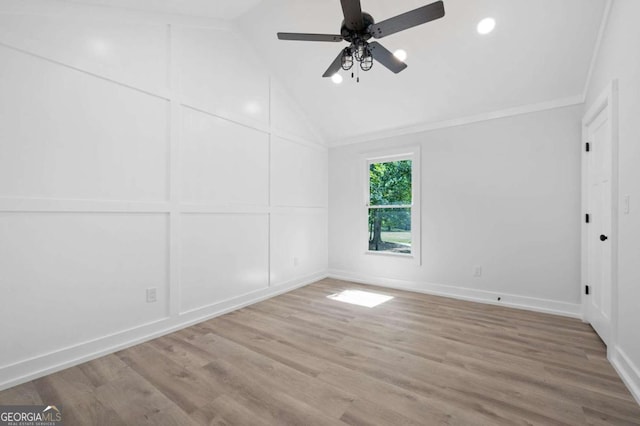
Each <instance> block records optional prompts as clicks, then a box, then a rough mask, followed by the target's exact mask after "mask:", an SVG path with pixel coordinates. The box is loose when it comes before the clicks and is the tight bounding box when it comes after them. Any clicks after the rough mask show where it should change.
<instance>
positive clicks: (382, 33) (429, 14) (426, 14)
mask: <svg viewBox="0 0 640 426" xmlns="http://www.w3.org/2000/svg"><path fill="white" fill-rule="evenodd" d="M340 3H341V5H342V12H343V14H344V20H343V21H342V26H341V29H340V34H339V35H338V34H306V33H278V38H279V39H280V40H297V41H322V42H333V43H335V42H340V41H347V42H349V46H348V47H346V48H344V49H343V50H341V51H340V53H339V54H338V56H337V57H336V59H334V61H333V62H332V63H331V65H329V68H327V70H326V71H325V73H324V74H323V75H322V76H323V77H332V76H333V75H335V74H336V73H337V72H338V71H340V69H343V70H345V71H348V70H350V69H351V68H352V67H353V64H354V62H358V64H359V67H360V69H361V70H362V71H369V70H370V69H371V68H372V67H373V60H374V59H375V60H376V61H378V62H380V63H381V64H382V65H383V66H384V67H386V68H387V69H389V70H390V71H392V72H394V73H396V74H397V73H399V72H400V71H402V70H404V69H405V68H407V64H405V63H404V61H402V60H400V59H398V57H396V56H395V55H394V54H393V53H391V52H390V51H389V50H387V49H386V48H385V47H384V46H382V45H381V44H380V43H378V42H377V41H374V42H371V43H370V42H369V40H370V39H371V38H372V37H373V38H376V39H380V38H383V37H386V36H388V35H391V34H395V33H397V32H400V31H403V30H406V29H409V28H412V27H415V26H418V25H421V24H425V23H427V22H430V21H433V20H436V19H440V18H442V17H443V16H444V3H443V2H442V1H437V2H435V3H431V4H428V5H426V6H422V7H419V8H417V9H414V10H411V11H409V12H406V13H403V14H400V15H398V16H394V17H393V18H389V19H385V20H384V21H382V22H379V23H376V22H375V20H374V19H373V17H372V16H371V15H369V14H368V13H366V12H363V11H362V7H361V6H360V0H340ZM352 76H353V73H352ZM358 81H359V79H358Z"/></svg>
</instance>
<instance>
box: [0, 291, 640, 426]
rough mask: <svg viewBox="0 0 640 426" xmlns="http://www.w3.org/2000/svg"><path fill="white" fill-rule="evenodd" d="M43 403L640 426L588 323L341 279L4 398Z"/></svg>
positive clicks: (185, 419) (265, 420) (68, 419)
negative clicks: (382, 298)
mask: <svg viewBox="0 0 640 426" xmlns="http://www.w3.org/2000/svg"><path fill="white" fill-rule="evenodd" d="M344 289H361V290H364V291H370V292H376V293H383V294H386V295H390V296H393V297H394V298H393V299H392V300H390V301H388V302H386V303H384V304H382V305H379V306H377V307H374V308H366V307H361V306H356V305H351V304H347V303H343V302H338V301H334V300H330V299H327V297H326V296H328V295H330V294H333V293H336V292H339V291H342V290H344ZM41 403H42V404H57V405H62V408H63V415H64V416H65V424H66V425H85V424H86V425H124V424H126V425H168V424H174V425H191V424H195V425H209V424H212V425H230V424H239V425H285V424H296V425H335V424H351V425H432V424H433V425H439V424H456V425H514V424H516V425H519V424H523V425H524V424H526V425H529V424H536V425H560V424H569V425H604V424H625V425H627V424H636V425H640V407H639V406H638V405H637V404H636V402H635V401H634V400H633V398H632V397H631V395H630V394H629V392H628V391H627V389H626V388H625V386H624V385H623V383H622V382H621V380H620V379H619V377H618V376H617V375H616V373H615V371H614V370H613V368H612V367H611V366H610V365H609V363H608V362H607V360H606V355H605V347H604V345H603V344H602V342H601V341H600V340H599V339H598V337H597V336H596V335H595V333H594V332H593V330H592V329H591V328H590V327H589V326H588V325H586V324H584V323H582V322H581V321H579V320H574V319H568V318H562V317H556V316H552V315H545V314H539V313H533V312H527V311H519V310H514V309H508V308H502V307H497V306H490V305H483V304H476V303H471V302H463V301H457V300H452V299H447V298H442V297H435V296H427V295H421V294H415V293H408V292H402V291H394V290H390V289H383V288H377V287H371V286H362V285H358V284H354V283H348V282H344V281H337V280H330V279H326V280H323V281H320V282H317V283H315V284H312V285H310V286H307V287H304V288H301V289H298V290H295V291H292V292H290V293H287V294H284V295H281V296H278V297H275V298H273V299H270V300H267V301H264V302H261V303H258V304H256V305H253V306H250V307H247V308H244V309H241V310H239V311H236V312H233V313H230V314H227V315H224V316H221V317H218V318H215V319H212V320H209V321H206V322H204V323H201V324H198V325H196V326H193V327H190V328H187V329H184V330H181V331H179V332H176V333H173V334H170V335H167V336H164V337H161V338H159V339H155V340H153V341H150V342H147V343H144V344H141V345H138V346H134V347H132V348H129V349H126V350H123V351H120V352H117V353H115V354H113V355H109V356H106V357H103V358H100V359H97V360H95V361H91V362H88V363H85V364H82V365H79V366H77V367H73V368H69V369H67V370H64V371H61V372H59V373H56V374H52V375H50V376H47V377H43V378H41V379H38V380H34V381H32V382H29V383H26V384H23V385H21V386H17V387H15V388H12V389H9V390H6V391H4V392H0V405H1V404H41Z"/></svg>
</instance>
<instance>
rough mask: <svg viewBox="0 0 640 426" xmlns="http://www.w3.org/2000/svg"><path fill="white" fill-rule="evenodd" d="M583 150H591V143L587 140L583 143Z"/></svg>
mask: <svg viewBox="0 0 640 426" xmlns="http://www.w3.org/2000/svg"><path fill="white" fill-rule="evenodd" d="M585 150H586V151H587V152H589V151H591V144H590V143H589V142H587V143H586V144H585Z"/></svg>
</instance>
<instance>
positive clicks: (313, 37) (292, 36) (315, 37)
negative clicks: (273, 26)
mask: <svg viewBox="0 0 640 426" xmlns="http://www.w3.org/2000/svg"><path fill="white" fill-rule="evenodd" d="M278 38H279V39H280V40H298V41H332V42H335V41H342V36H341V35H339V34H305V33H278Z"/></svg>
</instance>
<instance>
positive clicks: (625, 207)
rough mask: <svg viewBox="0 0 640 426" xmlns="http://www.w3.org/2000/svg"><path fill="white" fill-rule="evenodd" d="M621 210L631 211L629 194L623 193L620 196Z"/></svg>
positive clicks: (627, 212)
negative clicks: (622, 195)
mask: <svg viewBox="0 0 640 426" xmlns="http://www.w3.org/2000/svg"><path fill="white" fill-rule="evenodd" d="M622 212H623V213H624V214H629V213H630V212H631V195H625V196H624V197H623V198H622Z"/></svg>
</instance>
